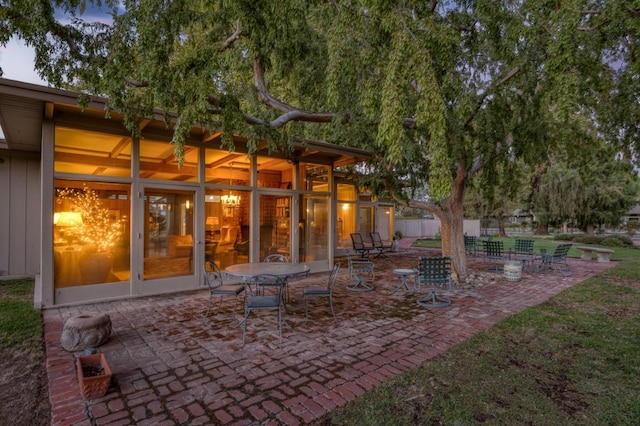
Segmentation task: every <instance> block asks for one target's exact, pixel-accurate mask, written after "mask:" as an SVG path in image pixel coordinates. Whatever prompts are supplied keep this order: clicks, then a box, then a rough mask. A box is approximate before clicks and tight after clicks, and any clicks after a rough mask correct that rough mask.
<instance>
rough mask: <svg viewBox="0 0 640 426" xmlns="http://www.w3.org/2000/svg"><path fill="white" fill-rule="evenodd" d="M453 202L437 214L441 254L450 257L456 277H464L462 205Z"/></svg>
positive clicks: (465, 253) (465, 271)
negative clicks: (440, 236) (439, 227)
mask: <svg viewBox="0 0 640 426" xmlns="http://www.w3.org/2000/svg"><path fill="white" fill-rule="evenodd" d="M447 204H448V203H447ZM455 204H456V203H452V206H451V208H446V209H443V210H442V212H441V215H440V216H439V219H440V223H441V231H442V255H443V256H450V257H451V259H452V261H453V269H454V273H455V274H456V275H457V276H458V278H466V276H467V252H466V250H465V248H464V229H463V225H464V218H463V214H462V205H460V206H457V205H455Z"/></svg>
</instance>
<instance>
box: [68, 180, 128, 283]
mask: <svg viewBox="0 0 640 426" xmlns="http://www.w3.org/2000/svg"><path fill="white" fill-rule="evenodd" d="M58 197H60V198H61V199H62V200H68V201H69V203H71V205H72V206H73V209H74V211H76V212H79V213H80V215H81V216H82V224H81V225H80V226H79V229H78V230H77V231H76V233H77V238H78V240H79V241H80V243H81V244H82V245H83V248H82V250H83V252H84V254H83V255H82V257H81V258H80V260H79V263H78V266H79V268H80V275H81V277H82V282H83V283H84V284H98V283H104V282H106V281H107V279H108V277H109V272H110V271H111V264H112V259H111V248H112V247H113V246H114V245H115V243H116V242H117V241H118V239H119V238H120V235H121V233H122V230H121V227H120V224H119V223H118V222H117V221H114V220H113V218H112V216H111V214H110V212H109V209H107V208H104V207H103V206H102V201H101V200H100V198H99V196H98V193H96V192H95V191H94V190H92V189H91V188H89V187H87V186H85V187H84V188H82V189H77V188H65V189H59V190H58Z"/></svg>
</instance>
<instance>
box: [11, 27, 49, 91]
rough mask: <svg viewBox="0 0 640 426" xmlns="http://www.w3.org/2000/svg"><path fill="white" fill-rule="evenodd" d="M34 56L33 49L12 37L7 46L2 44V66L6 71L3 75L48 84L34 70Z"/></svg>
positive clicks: (28, 81) (12, 78)
mask: <svg viewBox="0 0 640 426" xmlns="http://www.w3.org/2000/svg"><path fill="white" fill-rule="evenodd" d="M34 57H35V54H34V51H33V49H32V48H31V47H28V46H25V45H24V43H22V42H21V41H20V40H16V39H15V38H13V39H11V41H9V43H7V45H6V46H0V67H2V71H4V75H3V77H4V78H8V79H11V80H18V81H24V82H26V83H34V84H41V85H44V86H46V85H47V83H45V82H44V80H42V79H41V78H40V76H38V73H37V72H36V71H35V70H34Z"/></svg>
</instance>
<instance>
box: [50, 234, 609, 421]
mask: <svg viewBox="0 0 640 426" xmlns="http://www.w3.org/2000/svg"><path fill="white" fill-rule="evenodd" d="M403 242H404V240H403ZM438 252H439V251H438ZM435 253H437V252H434V251H433V250H429V249H419V248H407V247H404V248H402V249H401V252H399V253H392V254H389V255H388V257H387V258H386V259H376V258H374V259H373V260H374V261H375V262H376V270H377V280H376V283H375V291H372V292H369V293H353V292H349V291H347V290H346V288H345V286H346V284H347V283H349V279H348V273H347V270H346V262H344V263H345V264H344V265H343V266H344V267H343V268H342V270H341V271H340V276H339V279H338V284H337V285H336V288H335V293H334V304H335V309H336V313H337V316H338V318H339V323H338V324H336V323H334V321H333V319H332V318H331V313H330V312H329V310H328V305H327V304H326V301H324V300H322V301H318V302H317V303H316V304H314V305H313V306H311V307H310V315H309V317H310V320H309V321H308V322H305V320H304V311H303V308H302V303H301V301H302V296H301V291H302V290H301V289H302V288H303V287H304V286H305V285H309V284H311V283H314V282H315V283H320V282H321V283H325V282H326V280H327V277H328V274H321V275H317V276H315V275H314V276H312V277H311V278H309V279H308V280H305V281H302V282H299V283H295V284H293V286H292V287H291V289H292V298H293V302H292V303H291V304H290V308H291V311H290V312H287V313H285V319H286V321H287V322H288V323H289V324H290V326H291V328H289V329H287V328H284V329H283V342H282V344H280V343H279V342H278V336H277V329H276V324H275V321H274V319H275V315H274V313H273V312H263V313H258V315H259V317H258V316H255V317H253V318H252V321H251V322H250V323H249V327H248V329H247V343H246V345H245V346H242V329H240V328H237V327H234V325H233V324H232V320H231V306H232V304H230V303H228V302H226V303H225V305H223V308H222V309H221V311H220V313H219V314H218V315H217V316H213V315H210V317H209V318H208V319H207V320H206V321H205V322H204V323H203V313H204V312H205V311H206V307H207V303H208V291H207V290H206V289H204V288H203V289H202V290H198V291H193V292H188V293H187V292H185V293H179V294H172V295H165V296H153V297H141V298H135V299H128V300H121V301H114V302H104V303H95V304H88V305H82V306H75V307H65V308H54V309H48V310H46V311H44V319H45V338H46V346H47V348H46V349H47V371H48V376H49V395H50V399H51V410H52V424H53V425H106V424H109V425H129V424H136V425H155V424H160V425H174V424H234V425H247V424H287V425H297V424H305V423H309V422H311V421H313V420H316V419H318V418H320V417H322V416H323V415H325V414H326V413H328V412H330V411H332V410H334V409H335V408H336V407H339V406H342V405H344V404H345V403H346V402H347V401H350V400H352V399H354V398H356V397H357V396H358V395H360V394H362V393H363V392H365V391H367V390H369V389H371V388H373V387H375V386H376V385H378V384H379V383H381V382H384V381H385V380H388V379H390V378H391V377H393V376H395V375H397V374H399V373H401V372H403V371H407V370H409V369H411V368H413V367H415V366H416V365H418V364H420V363H421V362H423V361H426V360H429V359H432V358H433V357H435V356H436V355H438V354H440V353H442V352H444V351H446V350H447V348H449V347H451V346H452V345H455V344H456V343H458V342H460V341H462V340H465V339H467V338H468V337H470V336H472V335H474V334H475V333H478V332H479V331H481V330H485V329H487V328H489V327H491V326H492V325H493V324H495V323H497V322H499V321H500V320H502V319H504V318H506V317H508V316H509V315H512V314H514V313H517V312H520V311H522V310H524V309H526V308H527V307H529V306H532V305H536V304H539V303H542V302H544V301H545V300H547V299H548V298H550V297H552V296H553V295H555V294H557V293H559V292H560V291H562V290H564V289H565V288H567V287H570V286H572V285H574V284H576V283H577V282H580V281H583V280H584V279H586V278H588V277H590V276H592V275H595V274H597V273H598V272H600V271H603V270H605V269H607V268H610V267H612V266H614V265H615V264H616V262H612V263H608V264H606V263H597V262H595V261H591V262H587V261H582V260H578V259H570V264H571V265H572V268H573V270H574V273H573V275H572V276H570V277H566V278H562V277H560V276H559V275H554V274H552V273H550V272H546V273H540V274H535V275H531V274H529V273H526V272H525V273H523V276H522V280H521V281H519V282H515V283H514V282H509V281H507V280H505V279H504V278H503V277H502V276H501V275H500V274H495V280H493V282H492V283H490V284H488V285H486V286H484V287H480V288H472V289H455V290H454V291H453V292H452V293H451V294H450V298H451V300H452V301H453V303H452V304H451V306H450V307H448V308H444V309H435V310H428V309H424V308H421V307H419V306H418V305H417V304H416V297H417V296H416V295H415V294H411V293H409V292H406V291H404V290H400V291H397V292H395V293H392V290H393V289H394V288H396V287H397V286H398V285H399V284H400V277H399V276H397V275H395V274H393V272H392V270H393V268H403V267H414V266H415V265H416V264H417V259H418V256H421V255H429V254H431V255H434V254H435ZM469 265H470V269H471V270H474V271H481V270H482V271H485V270H486V265H483V264H482V260H481V259H478V258H470V262H469ZM240 309H241V307H240ZM98 312H104V313H108V314H109V315H110V317H111V321H112V324H113V333H112V336H111V338H110V339H109V341H108V342H107V343H106V344H104V345H103V346H101V347H100V348H99V351H100V352H103V353H104V354H105V356H106V358H107V360H108V362H109V365H110V366H111V369H112V371H113V375H114V376H113V380H112V383H111V386H110V388H109V390H108V392H107V394H106V395H105V396H104V397H102V398H97V399H92V400H84V399H83V398H82V396H81V395H80V392H79V387H78V382H77V378H76V372H75V366H74V355H73V354H72V353H69V352H67V351H65V350H64V349H63V348H62V346H61V345H60V335H61V332H62V328H63V325H64V322H65V320H66V319H67V318H69V317H71V316H74V315H79V314H91V313H98Z"/></svg>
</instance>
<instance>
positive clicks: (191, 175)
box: [140, 139, 199, 182]
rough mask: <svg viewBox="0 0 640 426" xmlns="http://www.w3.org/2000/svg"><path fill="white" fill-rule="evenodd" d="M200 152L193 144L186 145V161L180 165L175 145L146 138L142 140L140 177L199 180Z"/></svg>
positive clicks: (185, 180) (182, 180)
mask: <svg viewBox="0 0 640 426" xmlns="http://www.w3.org/2000/svg"><path fill="white" fill-rule="evenodd" d="M198 152H199V149H198V148H197V147H193V146H185V147H184V163H183V164H182V166H181V167H180V166H179V165H178V160H176V158H175V153H174V151H173V145H171V144H169V143H167V142H157V141H151V140H147V139H144V140H142V141H140V177H141V178H144V179H160V180H172V181H180V182H197V181H198Z"/></svg>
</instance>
